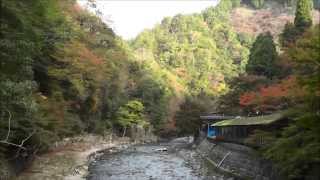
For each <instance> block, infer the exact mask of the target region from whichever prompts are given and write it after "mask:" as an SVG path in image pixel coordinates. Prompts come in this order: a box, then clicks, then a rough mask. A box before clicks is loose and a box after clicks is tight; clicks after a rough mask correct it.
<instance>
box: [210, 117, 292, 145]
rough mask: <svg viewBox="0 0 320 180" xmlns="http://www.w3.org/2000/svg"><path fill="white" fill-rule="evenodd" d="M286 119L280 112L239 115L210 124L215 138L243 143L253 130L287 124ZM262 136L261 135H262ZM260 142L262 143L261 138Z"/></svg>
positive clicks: (269, 128) (271, 128)
mask: <svg viewBox="0 0 320 180" xmlns="http://www.w3.org/2000/svg"><path fill="white" fill-rule="evenodd" d="M287 124H288V119H287V118H285V117H284V116H283V115H282V113H274V114H271V115H264V116H256V117H241V118H234V119H229V120H223V121H219V122H216V123H213V124H211V128H212V129H213V131H214V132H215V137H214V138H215V139H216V140H223V141H229V142H235V143H240V144H243V143H244V140H245V139H246V138H247V137H248V136H249V135H250V134H252V133H253V131H255V130H274V129H275V128H283V127H285V126H287ZM262 138H263V137H262ZM260 143H261V144H262V143H263V139H261V141H260Z"/></svg>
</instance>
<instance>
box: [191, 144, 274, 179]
mask: <svg viewBox="0 0 320 180" xmlns="http://www.w3.org/2000/svg"><path fill="white" fill-rule="evenodd" d="M196 151H197V152H198V153H199V154H200V155H201V156H202V157H203V158H204V159H205V160H206V161H208V162H209V163H210V164H212V165H213V166H214V167H215V168H216V169H217V170H219V171H222V172H224V173H227V174H231V175H234V176H235V177H239V178H240V179H253V180H271V179H272V180H278V179H280V178H279V175H278V174H277V173H276V170H275V169H274V168H273V166H272V164H271V162H269V161H267V160H264V159H263V158H261V156H260V155H259V154H258V153H257V152H256V151H255V150H254V149H252V148H250V147H247V146H243V145H238V144H232V143H224V142H219V143H212V142H209V141H208V140H207V139H206V138H205V139H203V140H202V141H201V142H200V144H199V145H198V146H197V148H196Z"/></svg>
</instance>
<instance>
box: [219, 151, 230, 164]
mask: <svg viewBox="0 0 320 180" xmlns="http://www.w3.org/2000/svg"><path fill="white" fill-rule="evenodd" d="M230 154H231V152H230V151H229V152H228V153H227V154H226V155H225V156H224V157H223V158H222V160H221V161H220V162H219V164H218V166H217V167H220V166H221V164H222V163H223V161H224V160H225V159H226V158H227V157H228V156H229V155H230Z"/></svg>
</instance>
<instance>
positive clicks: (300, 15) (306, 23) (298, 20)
mask: <svg viewBox="0 0 320 180" xmlns="http://www.w3.org/2000/svg"><path fill="white" fill-rule="evenodd" d="M311 11H312V1H311V0H298V2H297V9H296V16H295V19H294V25H295V27H296V28H297V29H298V30H300V31H302V32H303V31H304V30H305V29H306V28H308V27H310V26H312V12H311Z"/></svg>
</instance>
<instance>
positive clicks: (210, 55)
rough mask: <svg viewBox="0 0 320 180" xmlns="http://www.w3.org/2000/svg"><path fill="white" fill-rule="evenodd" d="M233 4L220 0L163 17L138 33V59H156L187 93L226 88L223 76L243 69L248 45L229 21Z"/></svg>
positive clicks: (231, 75)
mask: <svg viewBox="0 0 320 180" xmlns="http://www.w3.org/2000/svg"><path fill="white" fill-rule="evenodd" d="M232 7H233V4H232V2H231V1H227V0H223V1H221V2H220V3H219V5H218V6H217V7H214V8H213V7H211V8H208V9H206V10H205V11H203V12H202V13H201V14H193V15H176V16H174V17H173V18H165V19H164V20H163V21H162V23H161V24H159V25H157V26H156V27H155V28H154V29H152V30H147V31H144V32H143V33H141V34H140V35H139V36H138V37H137V38H136V39H135V40H134V41H133V42H132V47H133V49H134V50H135V52H136V54H137V57H138V59H145V60H146V61H156V63H158V64H159V65H160V66H161V68H164V69H165V70H167V71H168V72H169V73H170V74H172V75H174V76H176V77H177V79H178V81H179V82H181V84H182V86H185V87H186V89H187V93H188V94H191V95H194V96H196V95H197V94H199V93H203V92H204V93H207V94H211V95H219V94H221V93H223V92H225V91H226V89H227V88H226V86H225V80H226V79H229V78H231V77H234V76H236V75H237V74H238V73H239V72H241V71H243V70H244V65H245V64H246V62H247V58H248V49H247V47H245V46H243V45H242V43H241V42H240V40H239V38H238V36H237V34H236V33H235V32H234V31H233V30H232V28H231V26H230V25H229V23H228V17H229V12H230V10H231V9H232ZM239 64H240V66H237V65H239ZM195 79H196V80H195Z"/></svg>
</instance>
